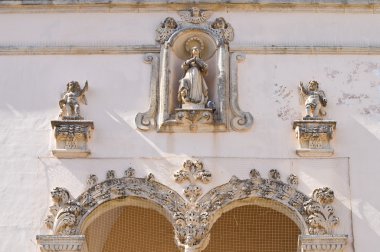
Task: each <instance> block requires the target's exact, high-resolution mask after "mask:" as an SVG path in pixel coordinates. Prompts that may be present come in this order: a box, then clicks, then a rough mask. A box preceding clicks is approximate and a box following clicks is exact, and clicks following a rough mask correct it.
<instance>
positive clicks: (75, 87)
mask: <svg viewBox="0 0 380 252" xmlns="http://www.w3.org/2000/svg"><path fill="white" fill-rule="evenodd" d="M67 91H68V92H79V91H80V86H79V82H77V81H70V82H69V83H67Z"/></svg>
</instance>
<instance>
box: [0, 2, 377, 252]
mask: <svg viewBox="0 0 380 252" xmlns="http://www.w3.org/2000/svg"><path fill="white" fill-rule="evenodd" d="M8 2H9V1H8ZM8 2H6V1H4V3H1V4H0V7H1V8H0V11H1V12H2V13H1V14H0V31H1V34H2V36H1V37H0V69H1V74H0V87H1V88H2V91H1V93H2V99H1V104H0V118H1V119H2V120H1V122H0V167H1V170H2V174H3V176H1V179H0V181H1V182H0V197H1V200H2V204H1V205H0V237H1V238H0V240H1V242H0V251H17V252H18V251H20V252H21V251H23V252H24V251H25V252H26V251H28V252H29V251H30V252H31V251H39V248H38V245H37V242H36V239H35V237H36V235H44V234H50V232H51V231H50V230H48V229H47V228H46V227H45V226H44V219H45V218H46V216H47V214H48V211H49V206H50V205H51V198H50V191H51V190H52V188H54V187H57V186H59V187H64V188H66V189H68V190H69V191H70V192H71V194H72V195H73V196H74V197H77V196H78V195H80V194H81V193H82V192H84V191H85V189H86V179H87V177H88V176H89V174H96V175H97V176H98V177H99V179H100V180H104V178H105V174H106V171H107V170H115V172H116V175H117V176H120V177H121V176H122V174H123V171H124V170H125V169H127V168H128V167H133V168H134V169H135V170H136V176H137V177H145V176H147V174H149V173H153V174H154V175H155V179H156V181H159V182H160V183H162V184H164V185H166V186H169V187H170V188H172V189H174V190H175V191H177V192H178V193H179V194H181V195H182V190H183V188H184V185H182V184H178V183H175V181H174V177H173V174H174V173H175V172H176V171H177V170H179V169H180V167H181V165H182V163H183V162H184V161H185V160H187V159H199V160H201V161H202V162H203V163H204V166H205V168H207V170H209V171H210V172H211V173H212V175H213V179H212V180H211V182H210V183H208V184H207V185H202V188H203V192H207V191H208V190H210V189H212V188H214V187H216V186H219V185H221V184H223V183H226V182H228V181H229V179H230V178H231V177H232V176H233V175H235V176H237V177H239V178H241V179H247V178H248V177H249V171H250V170H251V169H256V170H258V171H259V172H260V173H261V174H262V176H263V177H266V176H267V175H266V174H267V173H268V172H269V170H270V169H277V170H278V171H280V173H281V176H282V178H283V179H284V180H285V178H286V177H287V176H288V175H289V174H291V173H292V174H295V175H297V176H298V179H299V186H298V190H299V191H302V192H303V193H305V194H306V195H311V194H312V192H313V190H314V189H315V188H319V187H324V186H327V187H330V188H331V189H333V190H334V192H335V201H334V203H333V206H334V208H335V214H336V216H338V217H339V218H340V223H339V224H338V225H337V227H336V228H335V229H334V233H336V234H347V235H348V243H347V246H346V247H345V250H344V251H347V252H351V251H358V252H362V251H363V252H365V251H376V249H377V248H379V247H380V200H379V197H378V189H377V188H378V186H377V185H378V181H379V178H380V171H378V170H377V167H378V166H379V165H378V164H379V163H380V155H379V149H380V35H379V33H378V32H377V31H378V30H379V29H380V15H379V14H378V11H377V8H378V5H377V3H374V5H370V4H368V5H366V4H363V5H358V6H357V7H355V8H354V7H352V8H348V7H347V6H343V7H342V6H341V5H342V4H341V3H339V1H337V3H335V4H334V6H333V7H331V6H328V7H326V6H323V5H321V6H319V7H318V6H315V5H311V6H310V7H307V4H308V3H305V4H303V5H301V4H300V6H299V7H297V4H295V7H294V6H293V7H284V8H282V7H281V6H275V7H273V8H269V7H266V5H265V3H262V7H263V8H262V9H261V10H260V8H259V7H260V4H255V6H254V7H255V8H253V7H252V6H251V7H252V8H249V4H244V5H243V4H242V5H237V6H236V7H234V6H231V5H229V7H228V8H227V7H226V8H225V9H223V7H221V6H220V5H215V6H216V7H213V4H206V5H204V6H205V8H206V7H208V8H214V10H213V11H214V12H213V15H212V19H215V18H216V17H223V18H224V19H225V20H226V21H227V22H228V23H230V24H231V25H232V27H233V28H234V34H235V38H234V40H233V42H231V44H230V50H231V52H242V53H245V54H246V59H245V61H243V62H241V63H239V64H238V94H239V105H240V107H241V109H242V110H243V111H248V112H250V113H251V114H252V115H253V117H254V123H253V127H252V128H251V129H250V130H248V131H243V132H235V131H228V132H219V133H157V132H156V131H148V132H144V131H140V130H138V129H137V127H136V124H135V116H136V114H137V113H139V112H144V111H146V110H147V109H148V107H149V103H150V75H151V65H149V64H146V63H144V53H148V52H150V51H151V52H154V53H158V52H159V46H158V45H157V44H155V29H156V27H157V26H158V25H159V24H160V22H162V21H163V20H164V19H165V18H166V17H168V16H170V17H173V18H175V19H179V17H178V14H177V12H176V11H177V10H180V9H186V8H188V7H191V6H188V5H187V4H183V5H182V4H176V5H173V6H172V7H168V6H166V5H160V4H158V5H157V6H158V7H157V6H156V5H155V6H153V7H152V6H150V7H149V6H148V7H146V8H144V4H142V7H141V6H136V5H134V4H131V5H128V3H127V2H128V1H126V2H125V3H123V4H122V5H120V6H119V5H118V4H117V3H115V6H112V7H111V6H107V5H104V6H96V5H94V6H90V7H86V6H85V5H83V4H79V5H75V4H74V5H67V6H65V5H64V6H65V7H64V8H62V9H61V8H55V7H54V8H53V7H52V6H51V5H50V4H48V3H47V4H40V5H37V6H36V7H33V6H29V5H28V6H22V5H21V3H19V4H20V6H18V7H15V6H16V5H12V4H10V3H8ZM146 2H149V1H146ZM295 2H299V1H295ZM195 6H197V4H195ZM247 6H248V7H247ZM305 6H306V7H305ZM79 7H80V8H79ZM201 7H202V6H201ZM202 8H203V7H202ZM371 8H372V9H371ZM71 80H77V81H79V82H80V83H81V84H82V83H84V82H85V81H86V80H88V83H89V91H88V92H87V93H86V96H87V101H88V105H87V106H85V105H82V106H81V111H82V114H83V116H84V117H85V118H86V119H88V120H92V121H93V122H94V124H95V130H94V131H93V134H92V137H91V139H90V141H89V143H88V147H89V149H90V150H91V155H90V156H89V157H88V158H80V159H57V158H56V157H54V156H53V155H52V152H51V150H52V149H53V148H54V145H55V138H54V135H53V130H52V127H51V123H50V122H51V120H55V119H57V117H58V114H59V106H58V101H59V99H60V98H61V93H62V92H63V91H65V88H66V83H67V82H69V81H71ZM310 80H317V81H318V82H319V83H320V88H321V89H323V90H324V91H325V93H326V96H327V99H328V105H327V107H326V112H327V115H326V118H328V119H331V120H334V121H336V122H337V125H336V131H335V132H334V137H333V139H332V141H331V146H332V147H333V149H334V154H333V156H331V157H324V158H318V157H315V158H306V157H299V156H298V155H297V154H296V148H297V139H296V136H295V133H294V130H293V128H292V123H293V121H294V120H298V119H301V118H302V115H303V113H304V105H303V104H302V103H301V102H300V98H299V93H298V89H297V88H298V84H299V82H300V81H302V82H304V83H306V82H308V81H310Z"/></svg>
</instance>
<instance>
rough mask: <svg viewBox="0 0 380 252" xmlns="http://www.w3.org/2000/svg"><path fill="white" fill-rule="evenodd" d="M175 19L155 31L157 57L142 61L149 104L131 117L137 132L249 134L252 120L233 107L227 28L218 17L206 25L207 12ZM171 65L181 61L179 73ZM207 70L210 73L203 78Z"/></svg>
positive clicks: (233, 81) (234, 96)
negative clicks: (146, 65)
mask: <svg viewBox="0 0 380 252" xmlns="http://www.w3.org/2000/svg"><path fill="white" fill-rule="evenodd" d="M179 15H180V16H181V19H182V20H181V21H176V20H175V19H174V18H172V17H168V18H166V19H165V20H164V21H163V22H162V23H161V24H160V25H159V27H158V28H157V29H156V33H157V34H156V41H157V42H159V43H160V44H161V53H160V56H158V55H155V56H153V55H149V59H148V60H146V61H148V62H149V63H152V74H151V94H150V95H151V104H150V108H149V110H148V111H147V112H145V113H139V114H137V116H136V118H135V121H136V126H137V128H138V129H140V130H152V129H157V130H158V132H219V131H228V130H230V129H232V130H236V131H240V130H246V129H249V128H251V126H252V123H253V117H252V116H251V114H250V113H248V112H242V111H241V110H240V108H239V106H238V103H237V78H234V79H230V77H229V75H230V71H234V73H236V69H235V68H236V67H235V64H236V61H232V62H231V63H230V60H229V57H230V55H229V46H228V45H229V43H230V42H231V41H232V40H233V38H234V33H233V28H232V26H231V25H230V24H229V23H228V22H226V20H225V19H224V18H222V17H220V18H216V19H215V20H214V21H207V20H208V19H209V17H210V16H211V12H209V11H206V10H200V9H198V8H191V9H189V10H184V11H180V12H179ZM173 54H175V56H173ZM175 59H182V60H184V62H183V64H182V69H183V70H182V71H181V70H180V67H179V66H180V64H178V62H176V60H175ZM206 61H207V63H206ZM173 62H174V63H173ZM208 62H210V63H208ZM173 65H174V66H173ZM169 68H170V69H169ZM207 69H212V70H211V71H209V72H210V73H211V74H209V75H208V76H207V72H208V71H207ZM232 69H233V70H232ZM229 90H231V92H230V91H229ZM174 94H176V95H174ZM229 120H230V121H229Z"/></svg>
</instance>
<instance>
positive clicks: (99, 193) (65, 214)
mask: <svg viewBox="0 0 380 252" xmlns="http://www.w3.org/2000/svg"><path fill="white" fill-rule="evenodd" d="M210 178H211V173H210V172H208V171H207V170H205V169H203V164H202V162H200V161H190V160H188V161H186V162H185V163H184V165H183V169H182V170H180V171H178V172H177V173H175V179H176V180H177V182H182V181H185V180H189V181H190V185H189V186H187V187H186V188H185V198H186V199H184V198H182V197H181V196H180V195H179V194H178V193H177V192H175V191H174V190H172V189H170V188H169V187H167V186H165V185H163V184H161V183H159V182H157V181H155V179H154V176H153V175H152V174H149V175H148V176H147V177H146V178H136V177H135V176H134V169H132V168H129V169H128V170H126V171H125V174H124V176H123V177H121V178H117V177H116V175H115V172H114V171H108V172H107V178H106V180H105V181H103V182H100V183H98V182H97V181H98V178H97V177H96V176H95V175H90V176H89V179H88V181H87V185H88V189H87V190H86V191H85V192H84V193H82V194H81V195H80V196H79V197H77V198H75V199H74V198H73V197H72V196H71V195H70V193H69V192H68V191H67V190H66V189H64V188H59V187H57V188H55V189H54V190H53V191H52V193H51V195H52V200H53V202H54V204H53V206H51V207H50V213H51V214H50V215H49V216H48V218H47V219H46V224H47V226H48V227H49V228H50V229H52V231H53V233H54V236H38V237H37V240H38V242H39V244H40V245H41V248H42V247H43V244H45V245H46V244H48V245H49V246H50V245H51V243H49V241H51V240H54V239H53V238H52V237H57V239H61V238H62V237H73V238H75V239H76V240H75V241H77V238H78V237H82V236H83V235H82V233H83V232H84V230H81V228H82V225H83V223H84V220H85V219H86V217H87V216H88V215H89V214H90V213H91V212H92V211H94V210H95V209H96V208H97V206H99V205H100V204H102V203H105V202H107V201H112V200H114V199H122V198H127V197H134V198H140V199H146V200H148V201H150V202H152V203H154V204H156V205H158V206H161V207H162V208H163V209H164V212H165V216H167V218H168V220H169V221H170V222H171V224H172V225H173V229H174V233H175V239H176V242H177V245H178V247H180V248H182V250H184V251H202V250H203V249H204V248H205V247H206V246H207V243H208V241H209V239H210V230H211V228H212V226H213V224H214V223H215V222H216V221H217V219H218V218H219V216H220V215H221V214H222V213H223V212H224V211H226V210H225V209H228V207H229V206H231V204H233V203H239V202H240V203H242V204H252V201H251V203H250V201H249V200H251V199H262V200H270V201H272V202H275V203H276V204H278V205H280V206H281V208H283V209H285V210H286V211H291V212H293V213H295V215H294V214H293V216H297V217H295V218H298V219H297V220H293V221H295V222H298V224H297V225H298V226H299V227H300V231H301V234H302V236H303V237H304V238H303V239H305V241H306V240H307V239H308V240H307V241H308V242H310V236H309V235H314V236H313V237H314V238H315V237H318V238H319V239H322V238H323V239H325V240H326V239H327V240H328V241H331V240H329V239H328V237H330V238H331V237H334V239H335V240H336V239H338V238H339V237H340V238H339V239H340V240H339V239H338V240H339V241H340V243H339V244H340V245H341V246H340V248H342V247H343V246H344V244H345V243H346V239H347V237H346V236H339V235H333V228H334V226H335V225H336V224H337V223H338V220H339V219H338V218H337V217H336V216H335V215H334V209H333V207H332V206H331V203H332V202H333V200H334V193H333V191H332V190H331V189H329V188H319V189H316V190H314V192H313V195H312V197H309V196H307V195H305V194H303V193H302V192H299V191H298V190H297V189H296V187H297V184H298V179H297V177H296V176H295V175H293V174H292V175H290V176H289V177H288V181H289V183H285V182H282V181H281V180H280V174H279V172H278V171H277V170H271V171H270V172H269V178H262V177H261V175H260V173H259V172H258V171H257V170H252V171H251V172H250V178H249V179H244V180H241V179H239V178H237V177H235V176H233V177H232V178H231V179H230V181H229V182H228V183H226V184H223V185H221V186H218V187H216V188H214V189H212V190H210V191H209V192H207V193H206V194H204V195H203V196H202V191H201V190H195V191H196V192H195V194H194V192H189V191H192V190H193V189H192V188H194V187H195V186H197V183H198V182H202V183H203V182H207V181H209V179H210ZM198 188H199V189H200V187H198ZM194 195H195V196H194ZM240 205H241V204H240ZM67 239H69V238H67ZM331 239H332V238H331ZM61 240H62V239H61ZM61 240H60V241H61ZM70 241H71V240H70ZM45 245H44V246H45ZM48 245H46V247H49V246H48ZM305 246H306V245H305ZM53 247H54V246H53ZM79 247H80V246H79ZM338 247H339V246H337V248H338ZM326 248H327V247H326ZM42 251H53V250H48V249H47V250H42ZM54 251H55V250H54ZM61 251H65V250H61ZM74 251H81V250H80V249H78V250H74ZM304 251H314V250H312V249H311V250H304ZM330 251H341V250H334V249H331V250H330Z"/></svg>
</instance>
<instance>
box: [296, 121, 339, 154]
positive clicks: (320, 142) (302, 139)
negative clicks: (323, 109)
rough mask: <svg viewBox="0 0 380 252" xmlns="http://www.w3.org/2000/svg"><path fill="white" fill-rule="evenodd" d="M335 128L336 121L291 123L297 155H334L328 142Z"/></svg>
mask: <svg viewBox="0 0 380 252" xmlns="http://www.w3.org/2000/svg"><path fill="white" fill-rule="evenodd" d="M335 127H336V121H330V120H297V121H294V122H293V129H294V130H295V133H296V137H297V139H298V145H299V146H298V149H297V150H296V153H297V155H299V156H303V157H325V156H331V155H333V154H334V149H333V148H332V147H331V146H330V140H331V139H332V138H333V133H334V130H335Z"/></svg>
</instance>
